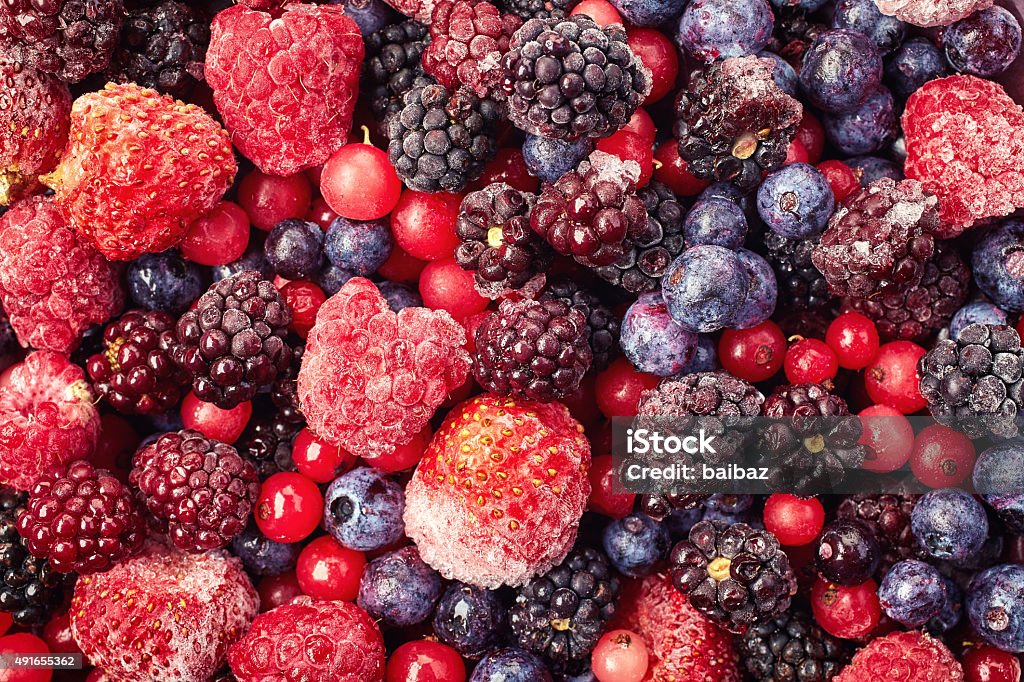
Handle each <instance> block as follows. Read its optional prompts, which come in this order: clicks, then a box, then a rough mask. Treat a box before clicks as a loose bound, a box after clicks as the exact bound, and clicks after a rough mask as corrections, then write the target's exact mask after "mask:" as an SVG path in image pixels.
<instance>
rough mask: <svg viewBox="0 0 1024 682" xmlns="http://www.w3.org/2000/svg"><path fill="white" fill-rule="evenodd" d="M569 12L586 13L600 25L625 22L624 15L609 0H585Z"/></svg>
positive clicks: (572, 13)
mask: <svg viewBox="0 0 1024 682" xmlns="http://www.w3.org/2000/svg"><path fill="white" fill-rule="evenodd" d="M569 14H570V15H574V14H586V15H587V16H588V17H590V18H591V19H593V20H594V22H595V23H597V25H598V26H607V25H608V24H621V23H623V21H622V15H621V14H619V11H618V10H617V9H615V7H614V6H612V4H611V3H610V2H608V0H583V2H581V3H580V4H578V5H576V6H575V7H574V8H573V10H572V12H570V13H569Z"/></svg>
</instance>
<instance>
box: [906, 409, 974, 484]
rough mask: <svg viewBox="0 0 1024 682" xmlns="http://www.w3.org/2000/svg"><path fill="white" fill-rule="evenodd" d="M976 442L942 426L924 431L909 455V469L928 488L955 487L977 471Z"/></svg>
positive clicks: (915, 441) (934, 426) (930, 427)
mask: <svg viewBox="0 0 1024 682" xmlns="http://www.w3.org/2000/svg"><path fill="white" fill-rule="evenodd" d="M976 459H977V453H976V452H975V450H974V443H973V442H971V439H970V438H968V437H967V436H965V435H964V434H962V433H961V432H959V431H957V430H955V429H951V428H949V427H948V426H943V425H942V424H932V425H930V426H926V427H925V428H923V429H921V432H920V433H918V434H917V438H915V439H914V448H913V451H912V452H911V453H910V470H911V471H913V472H914V476H916V477H917V480H919V481H921V483H924V484H925V485H926V486H928V487H929V488H955V487H957V486H959V485H960V484H961V483H963V482H964V481H966V480H967V479H968V478H969V477H970V476H971V472H973V471H974V462H975V460H976Z"/></svg>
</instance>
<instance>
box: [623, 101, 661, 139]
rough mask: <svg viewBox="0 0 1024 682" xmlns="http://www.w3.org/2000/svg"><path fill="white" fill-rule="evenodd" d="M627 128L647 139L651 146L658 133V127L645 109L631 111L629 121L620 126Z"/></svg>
mask: <svg viewBox="0 0 1024 682" xmlns="http://www.w3.org/2000/svg"><path fill="white" fill-rule="evenodd" d="M622 129H623V130H628V131H629V132H631V133H636V134H637V135H639V136H640V137H642V138H644V139H645V140H647V142H648V143H649V144H650V145H651V146H652V147H653V146H654V138H655V136H656V135H657V134H658V129H657V128H656V127H655V125H654V119H653V118H651V115H650V114H648V113H647V110H646V109H637V110H636V111H634V112H633V115H632V116H630V117H629V121H628V122H627V123H626V125H625V126H623V128H622Z"/></svg>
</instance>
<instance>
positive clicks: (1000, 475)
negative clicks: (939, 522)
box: [973, 439, 1024, 533]
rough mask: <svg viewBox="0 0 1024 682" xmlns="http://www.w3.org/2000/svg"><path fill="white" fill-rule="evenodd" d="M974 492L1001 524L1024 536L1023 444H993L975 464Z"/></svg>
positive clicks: (1017, 441)
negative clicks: (1002, 522)
mask: <svg viewBox="0 0 1024 682" xmlns="http://www.w3.org/2000/svg"><path fill="white" fill-rule="evenodd" d="M973 482H974V489H975V490H977V491H978V493H979V494H980V495H982V497H983V498H984V500H985V502H986V503H988V505H989V506H990V507H992V509H994V510H995V511H996V514H998V515H999V518H1001V519H1002V520H1003V521H1004V522H1006V523H1007V524H1009V525H1010V526H1011V527H1012V528H1013V529H1014V530H1016V531H1017V532H1018V533H1024V441H1022V440H1020V439H1013V440H1008V441H1005V442H1003V443H999V444H997V445H993V446H992V447H990V448H988V449H987V450H985V451H984V452H982V453H981V454H980V455H979V456H978V461H977V462H975V464H974V473H973Z"/></svg>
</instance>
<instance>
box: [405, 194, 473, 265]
mask: <svg viewBox="0 0 1024 682" xmlns="http://www.w3.org/2000/svg"><path fill="white" fill-rule="evenodd" d="M461 205H462V196H461V195H459V194H449V193H447V192H437V193H436V194H427V193H425V192H417V191H415V190H411V189H407V190H405V191H404V192H402V196H401V198H399V200H398V205H397V206H395V210H394V211H392V213H391V231H392V232H393V233H394V235H395V241H396V242H397V243H398V245H399V246H401V247H402V248H403V249H404V250H405V251H406V253H408V254H409V255H410V256H412V257H414V258H419V259H420V260H439V259H441V258H451V257H452V254H454V253H455V247H457V246H458V245H459V243H460V241H459V237H458V235H456V234H455V221H456V220H457V219H458V217H459V206H461Z"/></svg>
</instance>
